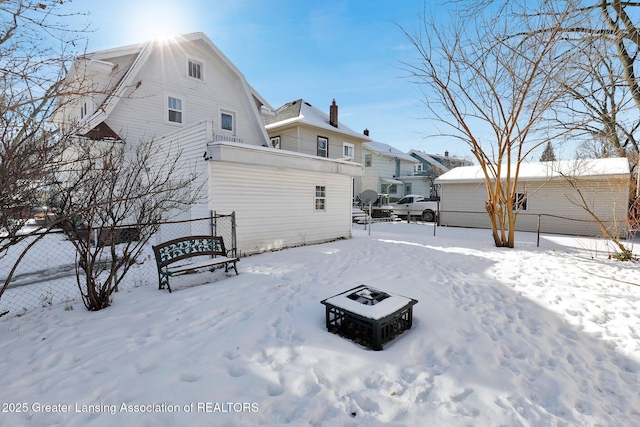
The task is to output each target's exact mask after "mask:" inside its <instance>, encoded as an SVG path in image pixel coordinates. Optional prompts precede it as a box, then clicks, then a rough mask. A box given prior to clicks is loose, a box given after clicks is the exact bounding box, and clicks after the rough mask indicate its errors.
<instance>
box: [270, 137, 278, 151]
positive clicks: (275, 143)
mask: <svg viewBox="0 0 640 427" xmlns="http://www.w3.org/2000/svg"><path fill="white" fill-rule="evenodd" d="M271 146H272V147H273V148H280V136H279V135H278V136H273V137H271Z"/></svg>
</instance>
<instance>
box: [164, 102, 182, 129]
mask: <svg viewBox="0 0 640 427" xmlns="http://www.w3.org/2000/svg"><path fill="white" fill-rule="evenodd" d="M167 107H168V111H169V121H170V122H172V123H182V99H180V98H174V97H173V96H170V97H168V100H167Z"/></svg>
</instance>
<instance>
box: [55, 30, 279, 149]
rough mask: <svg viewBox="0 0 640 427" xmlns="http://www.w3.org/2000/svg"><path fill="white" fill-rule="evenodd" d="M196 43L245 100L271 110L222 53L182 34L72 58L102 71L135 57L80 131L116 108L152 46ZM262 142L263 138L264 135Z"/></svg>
mask: <svg viewBox="0 0 640 427" xmlns="http://www.w3.org/2000/svg"><path fill="white" fill-rule="evenodd" d="M197 40H200V41H202V42H204V44H205V45H206V46H207V48H208V49H209V51H210V52H211V53H212V54H213V55H214V56H217V57H218V58H219V59H220V61H221V62H222V63H223V64H224V65H225V66H226V67H227V68H228V69H229V70H230V71H231V72H232V73H233V74H235V75H236V76H237V77H238V79H239V81H240V84H241V85H242V89H243V91H244V92H245V93H246V95H247V97H248V99H251V98H253V99H254V100H255V101H256V102H257V103H261V104H262V105H263V106H264V108H266V109H267V110H273V107H271V106H270V105H269V104H268V103H267V101H266V100H265V99H264V98H263V97H262V96H261V95H260V94H259V93H258V92H257V91H256V90H255V89H254V88H253V87H251V86H250V85H249V84H248V83H247V81H246V79H245V77H244V75H243V74H242V72H240V70H239V69H238V68H237V67H236V66H235V65H234V64H233V63H232V62H231V61H230V60H229V58H227V57H226V55H224V54H223V53H222V51H221V50H220V49H218V47H217V46H216V45H214V44H213V42H212V41H211V40H210V39H209V38H208V37H207V36H206V35H205V34H204V33H202V32H196V33H189V34H183V35H181V36H177V37H172V38H169V39H162V40H151V41H148V42H144V43H138V44H133V45H128V46H122V47H117V48H113V49H106V50H100V51H96V52H93V53H88V54H85V55H83V56H81V57H79V58H76V59H75V61H76V62H78V61H90V62H95V63H100V64H102V66H103V67H108V66H113V64H111V63H110V62H107V61H106V60H108V59H113V58H118V57H123V56H127V55H135V59H134V60H133V61H132V62H131V63H130V64H129V66H128V68H127V70H126V72H125V73H124V75H123V77H122V78H121V79H120V80H119V81H118V82H117V83H116V85H115V86H114V87H113V88H107V90H111V92H110V94H109V96H107V98H106V99H105V100H104V101H103V102H102V105H100V106H99V107H98V108H97V109H96V111H95V112H94V113H93V114H92V115H91V116H90V117H89V119H88V120H87V121H86V123H84V127H86V128H88V129H89V130H91V129H93V128H95V127H96V126H98V125H99V124H100V123H102V122H103V121H104V120H105V119H106V118H107V117H108V116H109V114H110V113H111V111H113V109H114V108H115V106H116V105H117V104H118V102H119V101H120V99H121V98H122V95H123V94H124V92H125V90H127V89H128V88H130V87H131V86H132V84H133V82H134V81H135V79H136V78H137V76H138V74H139V73H140V70H141V69H142V68H143V67H144V65H145V63H146V62H147V60H148V58H149V56H150V55H151V52H152V51H153V49H154V48H155V47H156V46H161V45H163V44H167V45H177V44H180V43H184V42H193V41H197ZM73 78H75V75H74V74H73V73H70V74H69V75H68V76H67V79H73ZM255 114H256V119H258V120H260V118H259V116H258V115H257V112H256V113H255ZM265 138H266V134H265Z"/></svg>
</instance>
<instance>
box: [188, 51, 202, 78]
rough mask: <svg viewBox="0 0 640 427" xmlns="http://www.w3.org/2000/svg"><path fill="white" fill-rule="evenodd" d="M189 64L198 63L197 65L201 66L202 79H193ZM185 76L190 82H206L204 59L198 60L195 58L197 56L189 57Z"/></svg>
mask: <svg viewBox="0 0 640 427" xmlns="http://www.w3.org/2000/svg"><path fill="white" fill-rule="evenodd" d="M189 62H196V63H198V64H200V78H197V77H193V76H190V75H189ZM185 75H186V76H187V77H188V78H189V79H190V80H195V81H199V82H204V81H205V78H204V76H205V75H206V74H205V62H204V59H202V58H198V57H195V56H187V64H186V68H185Z"/></svg>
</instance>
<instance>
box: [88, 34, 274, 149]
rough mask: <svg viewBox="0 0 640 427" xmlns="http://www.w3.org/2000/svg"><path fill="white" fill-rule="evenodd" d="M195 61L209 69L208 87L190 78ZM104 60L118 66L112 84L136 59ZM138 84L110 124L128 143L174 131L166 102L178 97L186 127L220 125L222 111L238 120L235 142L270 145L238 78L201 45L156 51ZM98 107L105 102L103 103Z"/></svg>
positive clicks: (207, 72) (129, 91)
mask: <svg viewBox="0 0 640 427" xmlns="http://www.w3.org/2000/svg"><path fill="white" fill-rule="evenodd" d="M190 57H191V58H202V62H203V64H206V67H205V68H203V72H206V76H205V75H204V74H203V77H204V78H205V83H206V84H203V82H202V81H200V80H198V79H195V78H193V77H189V76H188V74H187V73H188V71H187V70H186V67H187V65H186V64H187V61H188V58H190ZM103 59H104V60H108V61H113V62H116V63H118V64H119V65H118V67H117V69H116V71H115V72H114V74H113V75H107V76H106V78H105V79H104V80H105V81H109V82H113V81H117V80H118V77H119V76H120V75H121V74H120V71H121V70H122V69H125V70H126V69H127V67H128V66H129V65H130V64H131V62H133V60H134V59H135V55H130V56H128V57H126V60H125V59H124V58H121V59H119V60H118V59H116V58H113V59H111V58H103ZM136 81H137V82H140V85H139V86H138V85H135V86H133V87H132V88H131V89H129V90H128V91H127V92H126V93H125V95H124V97H123V98H122V99H120V101H118V104H117V105H116V107H115V108H114V110H113V112H112V113H111V114H110V115H109V118H108V119H107V120H106V123H107V124H108V125H109V126H110V127H111V128H112V129H114V130H116V131H117V132H119V133H120V132H121V136H122V137H123V138H125V139H126V140H127V141H133V142H137V141H140V140H142V139H144V138H149V136H150V135H155V136H160V135H166V134H168V133H170V132H173V131H175V130H176V125H175V124H174V123H171V122H169V121H168V118H167V115H168V112H167V98H166V96H167V95H174V94H175V96H177V97H179V98H182V100H183V116H182V124H183V126H184V127H187V126H190V125H192V124H195V123H199V122H202V121H206V120H212V119H215V122H216V125H218V123H219V119H218V117H219V114H220V110H221V109H223V110H228V111H230V112H233V113H234V115H235V116H234V119H235V123H234V124H235V135H234V136H235V137H237V138H240V139H242V142H244V143H246V144H251V145H258V146H262V145H264V144H265V142H266V141H265V138H264V133H263V132H264V123H263V122H262V121H261V120H260V118H259V117H257V116H256V115H257V113H254V112H252V111H251V110H252V109H256V106H255V103H254V102H253V100H252V99H251V98H250V95H249V96H248V95H247V93H246V92H245V91H244V87H243V85H242V83H241V82H240V81H239V80H238V76H237V75H236V74H235V73H233V72H232V71H231V70H230V69H229V68H228V67H227V66H226V65H225V64H224V63H222V62H221V59H220V58H219V57H217V56H215V55H213V54H212V53H211V52H210V51H209V49H208V48H206V47H204V46H203V45H202V44H201V43H200V42H197V41H194V42H187V43H182V44H179V45H176V46H169V45H164V46H163V47H162V48H160V47H156V49H155V50H154V51H153V52H152V53H151V55H150V56H149V58H148V60H147V62H146V63H145V65H144V67H143V68H142V69H141V70H140V72H139V74H138V75H137V76H136ZM136 86H138V87H136ZM165 91H166V92H165ZM96 102H101V99H97V100H96ZM187 110H188V111H187ZM201 154H202V153H201Z"/></svg>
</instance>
